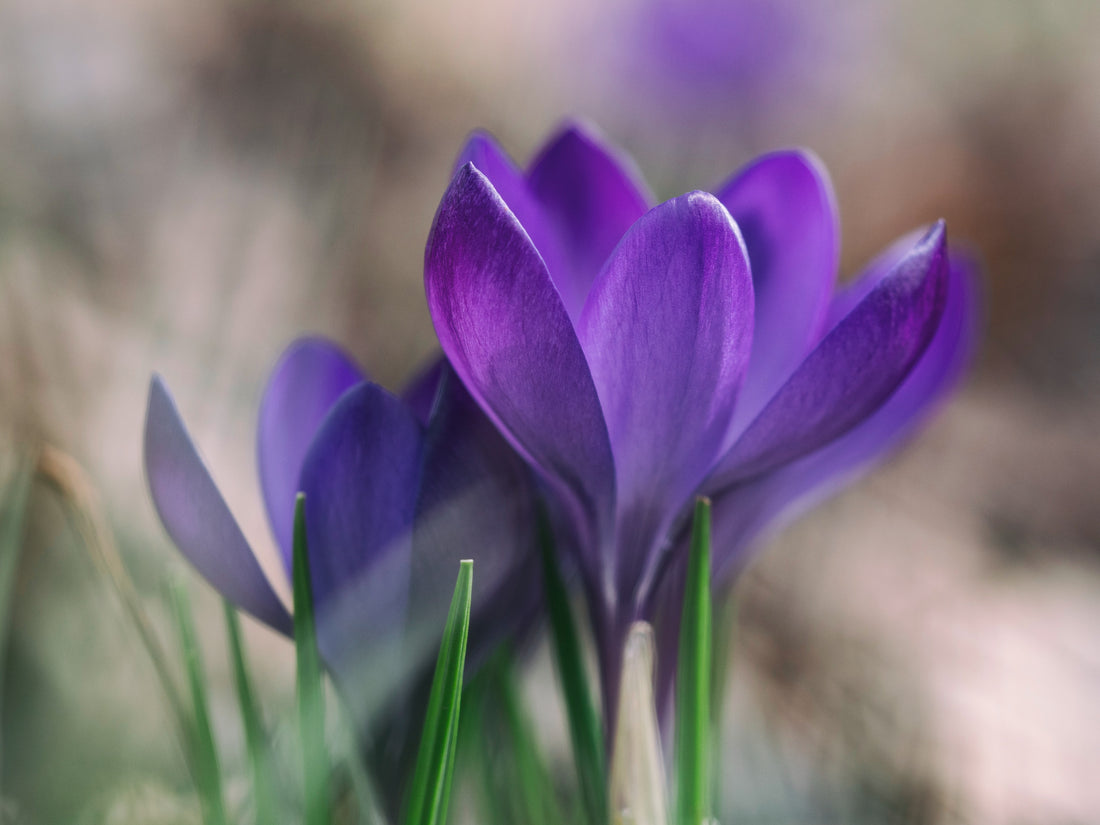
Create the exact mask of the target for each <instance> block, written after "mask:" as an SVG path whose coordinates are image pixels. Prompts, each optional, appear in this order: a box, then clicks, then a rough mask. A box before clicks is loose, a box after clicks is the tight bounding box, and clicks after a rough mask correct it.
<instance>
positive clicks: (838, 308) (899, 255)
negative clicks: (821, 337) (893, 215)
mask: <svg viewBox="0 0 1100 825" xmlns="http://www.w3.org/2000/svg"><path fill="white" fill-rule="evenodd" d="M922 234H923V232H922V231H921V230H917V231H914V232H910V233H908V234H906V235H903V236H902V237H900V238H898V240H896V241H894V242H893V243H892V244H890V246H888V247H887V248H886V251H885V252H882V253H880V254H879V255H878V257H876V258H875V259H874V260H872V261H871V263H869V264H868V265H867V266H866V267H864V269H863V271H862V272H860V273H859V275H857V276H856V277H855V278H853V279H852V280H851V281H850V282H848V283H846V284H844V285H843V286H842V287H840V288H839V289H837V291H836V292H835V293H833V297H832V300H830V301H829V311H828V312H827V313H826V315H825V324H824V329H825V330H826V331H828V330H831V329H832V328H833V327H835V326H836V325H837V324H839V323H840V322H841V321H842V320H844V317H845V316H846V315H847V314H848V313H849V312H851V311H852V310H853V309H855V308H856V307H857V306H858V305H859V302H860V301H862V300H863V299H864V298H866V297H867V295H868V293H870V291H871V290H872V289H874V288H875V287H876V286H878V285H879V283H880V282H881V281H882V279H883V278H885V277H886V276H887V275H889V274H890V273H891V272H892V271H893V269H894V267H895V266H897V265H898V263H899V262H900V261H901V260H902V259H903V258H904V257H905V256H906V255H908V254H909V253H910V252H911V251H912V249H913V247H914V246H916V245H917V244H918V243H920V239H921V235H922Z"/></svg>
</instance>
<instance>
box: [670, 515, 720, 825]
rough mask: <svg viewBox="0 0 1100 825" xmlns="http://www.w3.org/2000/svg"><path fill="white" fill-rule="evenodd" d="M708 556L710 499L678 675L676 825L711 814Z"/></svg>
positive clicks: (691, 566) (692, 563)
mask: <svg viewBox="0 0 1100 825" xmlns="http://www.w3.org/2000/svg"><path fill="white" fill-rule="evenodd" d="M710 555H711V554H710V501H708V500H707V499H705V498H699V499H697V500H696V502H695V518H694V522H693V524H692V531H691V555H690V557H689V559H688V574H687V583H686V585H685V587H684V609H683V613H682V615H681V620H680V653H679V660H678V662H677V674H676V751H675V756H676V823H677V825H702V823H704V822H705V821H706V820H707V819H708V818H709V815H710V800H711V792H710V784H711V764H710V755H711V733H710V700H711V655H712V640H711V635H712V627H711V625H712V621H713V617H712V605H711V591H710Z"/></svg>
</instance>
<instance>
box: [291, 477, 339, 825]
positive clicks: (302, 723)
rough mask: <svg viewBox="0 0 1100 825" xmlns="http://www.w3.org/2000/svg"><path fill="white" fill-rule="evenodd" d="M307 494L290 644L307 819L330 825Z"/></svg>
mask: <svg viewBox="0 0 1100 825" xmlns="http://www.w3.org/2000/svg"><path fill="white" fill-rule="evenodd" d="M305 501H306V497H305V496H304V495H303V494H302V493H299V494H298V498H297V500H296V501H295V503H294V547H293V554H294V555H293V563H292V568H293V574H294V575H293V578H294V644H295V648H296V651H297V666H296V674H297V690H298V734H299V737H300V742H301V748H302V780H303V785H302V788H303V797H304V802H305V825H328V822H329V808H330V802H331V799H330V790H329V764H328V751H327V749H326V747H325V693H324V679H323V674H322V670H321V654H320V652H319V651H318V649H317V621H316V616H315V614H314V609H313V583H312V578H311V576H310V571H309V541H308V539H307V537H306V519H305Z"/></svg>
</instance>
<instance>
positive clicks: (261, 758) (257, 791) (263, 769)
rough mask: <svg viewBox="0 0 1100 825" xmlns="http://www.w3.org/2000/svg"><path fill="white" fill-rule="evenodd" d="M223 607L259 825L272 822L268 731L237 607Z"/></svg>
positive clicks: (271, 782) (272, 806)
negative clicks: (249, 663)
mask: <svg viewBox="0 0 1100 825" xmlns="http://www.w3.org/2000/svg"><path fill="white" fill-rule="evenodd" d="M222 606H223V607H224V609H225V628H226V635H227V636H228V638H229V654H230V658H231V659H232V661H233V680H234V682H235V683H236V686H237V704H238V705H240V708H241V721H242V723H243V725H244V738H245V745H246V746H247V748H248V761H249V766H250V768H251V771H252V796H253V804H254V805H255V808H256V822H257V823H259V824H260V825H264V824H265V823H269V822H274V821H275V810H276V804H275V803H276V799H275V785H274V783H273V781H272V777H271V760H270V758H269V754H268V745H267V734H266V732H265V731H264V727H263V720H262V719H261V717H260V708H259V706H258V705H257V703H256V698H255V694H254V693H253V691H252V681H251V679H250V678H249V676H248V666H247V664H245V659H244V642H243V641H242V639H241V621H240V618H238V616H237V609H236V608H235V607H233V605H232V604H230V603H229V602H228V601H225V600H224V599H223V600H222Z"/></svg>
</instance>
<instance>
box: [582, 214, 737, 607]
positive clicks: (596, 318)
mask: <svg viewBox="0 0 1100 825" xmlns="http://www.w3.org/2000/svg"><path fill="white" fill-rule="evenodd" d="M752 313H753V294H752V276H751V275H750V273H749V264H748V259H747V257H746V254H745V248H744V245H743V243H742V241H741V236H740V234H739V233H738V231H737V226H736V225H735V224H734V222H733V220H732V219H731V218H730V215H729V213H728V212H727V211H726V209H725V207H723V206H722V204H720V203H719V202H718V201H717V200H716V199H715V198H714V197H713V196H711V195H708V194H706V193H703V192H695V193H692V194H688V195H684V196H683V197H680V198H676V199H674V200H671V201H668V202H667V203H664V204H662V205H661V206H658V207H657V208H656V209H653V210H652V211H651V212H649V213H648V214H646V215H645V217H643V218H642V219H641V220H639V221H638V222H637V223H636V224H634V226H633V227H632V228H631V230H630V231H629V232H628V233H627V234H626V236H625V237H624V238H623V240H622V242H621V243H620V244H619V246H618V248H617V249H616V250H615V252H614V253H613V254H612V256H611V258H610V259H609V260H608V262H607V266H606V267H605V268H604V270H603V272H601V273H600V277H599V279H598V280H597V281H596V283H595V285H594V286H593V288H592V294H591V296H590V297H589V299H588V303H586V304H585V307H584V312H583V313H582V314H581V318H580V322H579V324H578V334H579V336H580V339H581V345H582V347H583V348H584V351H585V354H586V355H587V356H588V363H589V365H590V367H591V370H592V378H593V380H594V381H595V383H596V391H597V392H598V393H599V397H600V403H601V405H602V407H603V410H604V416H605V419H606V421H607V428H608V432H609V433H610V436H611V444H612V450H613V452H614V456H615V471H616V480H617V485H618V509H619V516H620V524H621V525H623V526H624V529H628V530H629V531H630V532H631V533H632V534H636V535H632V536H625V537H623V538H625V539H626V540H625V541H620V553H621V554H622V555H621V556H620V558H619V559H618V561H619V563H620V564H621V567H620V571H621V574H622V575H625V576H626V577H627V581H626V582H624V583H625V584H626V585H627V586H629V587H631V589H632V588H633V585H635V584H637V580H636V579H634V580H631V578H632V577H636V576H638V575H639V573H640V572H641V569H642V567H643V565H644V564H645V563H647V562H648V563H652V562H654V561H655V560H654V559H651V558H648V557H647V556H648V555H649V553H648V551H649V548H650V547H651V546H652V542H653V541H654V539H655V538H659V537H660V536H661V535H662V533H663V530H664V529H665V528H667V527H668V526H669V521H670V520H671V518H672V517H673V516H675V515H676V513H678V512H679V510H680V507H681V505H682V504H683V502H684V501H686V500H687V499H688V497H689V496H690V495H691V492H692V491H693V490H694V489H695V487H696V486H697V485H698V483H699V482H700V481H701V480H702V479H703V477H704V476H705V475H706V473H707V472H708V471H709V470H710V467H711V465H712V463H713V461H714V458H715V456H716V455H718V451H719V448H720V447H721V444H722V440H723V439H724V438H725V434H726V431H727V429H728V427H729V422H730V417H731V416H732V414H733V408H734V403H735V401H736V399H737V391H738V389H739V388H740V385H741V380H742V378H743V376H744V372H745V368H746V366H747V364H748V359H749V352H750V346H751V342H752V319H753V314H752Z"/></svg>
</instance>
